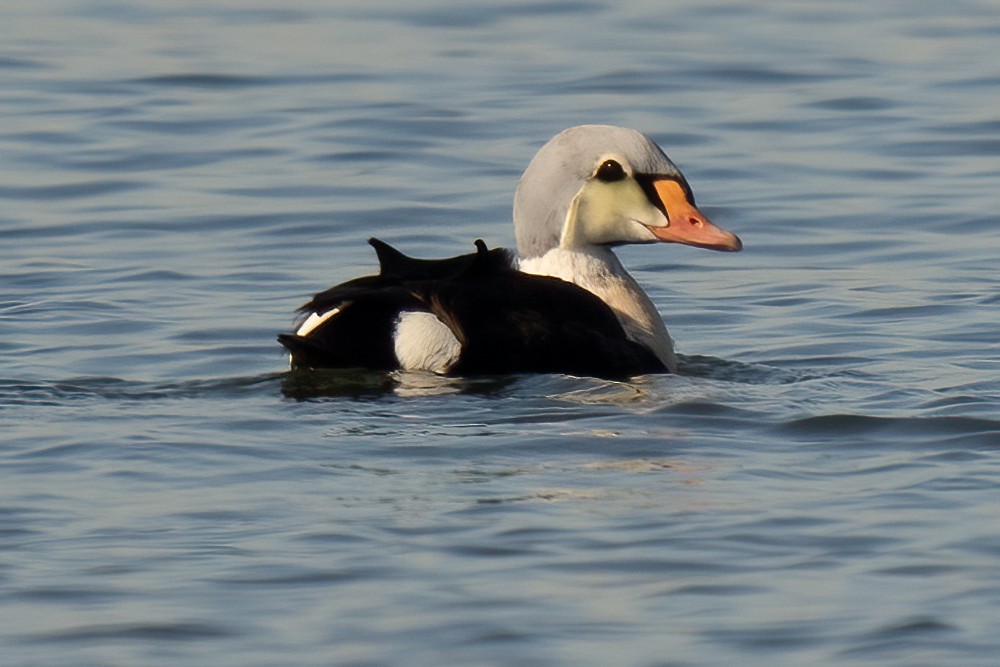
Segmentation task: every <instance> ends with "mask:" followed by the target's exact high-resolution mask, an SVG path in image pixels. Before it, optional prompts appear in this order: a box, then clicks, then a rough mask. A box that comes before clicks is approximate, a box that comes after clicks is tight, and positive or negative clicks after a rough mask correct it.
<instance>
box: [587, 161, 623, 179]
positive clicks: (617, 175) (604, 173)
mask: <svg viewBox="0 0 1000 667" xmlns="http://www.w3.org/2000/svg"><path fill="white" fill-rule="evenodd" d="M594 178H596V179H597V180H599V181H604V182H605V183H610V182H612V181H620V180H622V179H623V178H625V168H624V167H622V166H621V165H620V164H619V163H618V162H616V161H614V160H605V161H604V162H602V163H601V166H600V167H598V168H597V171H595V172H594Z"/></svg>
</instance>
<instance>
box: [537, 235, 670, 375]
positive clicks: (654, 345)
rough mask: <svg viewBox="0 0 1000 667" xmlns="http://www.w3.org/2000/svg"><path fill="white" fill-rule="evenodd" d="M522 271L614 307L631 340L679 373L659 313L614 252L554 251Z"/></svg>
mask: <svg viewBox="0 0 1000 667" xmlns="http://www.w3.org/2000/svg"><path fill="white" fill-rule="evenodd" d="M519 268H520V270H521V271H524V272H525V273H533V274H536V275H540V276H553V277H555V278H560V279H562V280H565V281H567V282H571V283H574V284H576V285H579V286H580V287H582V288H583V289H585V290H587V291H588V292H591V293H593V294H595V295H597V296H598V297H600V299H601V300H602V301H604V303H606V304H608V306H610V307H611V309H612V310H613V311H614V313H615V315H616V316H617V317H618V321H619V322H620V323H621V325H622V328H623V329H625V334H626V335H627V336H628V337H629V338H630V339H631V340H633V341H635V342H636V343H639V344H640V345H642V346H644V347H646V348H647V349H649V350H651V351H652V352H653V354H655V355H656V356H657V358H659V360H660V361H662V362H663V364H664V365H665V366H666V367H667V368H668V369H669V370H670V372H675V371H676V369H677V358H676V356H675V354H674V346H673V343H671V341H670V334H669V333H667V327H666V325H664V324H663V319H662V318H661V317H660V313H659V312H658V311H657V310H656V306H654V305H653V302H652V301H651V300H650V299H649V297H648V296H647V295H646V293H645V292H644V291H643V290H642V288H641V287H640V286H639V283H637V282H636V281H635V278H633V277H632V276H631V275H629V273H628V271H626V270H625V267H624V266H622V264H621V262H619V261H618V258H617V257H615V254H614V253H613V252H611V250H609V249H607V248H604V247H601V246H590V247H588V248H586V249H585V250H567V249H564V248H554V249H552V250H550V251H548V252H547V253H545V254H544V255H542V256H541V257H535V258H531V259H523V260H521V264H520V267H519Z"/></svg>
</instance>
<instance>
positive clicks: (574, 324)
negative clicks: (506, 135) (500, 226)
mask: <svg viewBox="0 0 1000 667" xmlns="http://www.w3.org/2000/svg"><path fill="white" fill-rule="evenodd" d="M513 223H514V236H515V240H516V251H513V250H509V249H506V248H493V249H490V248H488V247H487V246H486V244H485V243H484V242H483V241H482V240H476V241H475V244H474V247H475V250H474V252H470V253H467V254H463V255H458V256H455V257H449V258H445V259H418V258H414V257H410V256H408V255H405V254H403V253H402V252H400V251H399V250H397V249H395V248H393V247H392V246H391V245H389V244H387V243H385V242H384V241H381V240H379V239H374V238H373V239H370V240H369V244H370V245H371V246H372V247H373V248H374V251H375V254H376V257H377V259H378V263H379V272H378V273H377V274H375V275H369V276H362V277H360V278H355V279H353V280H349V281H347V282H344V283H341V284H339V285H336V286H334V287H331V288H330V289H327V290H325V291H323V292H320V293H318V294H316V295H315V296H314V297H313V298H312V299H311V300H310V301H308V302H307V303H306V304H304V305H303V306H301V307H300V308H299V310H298V318H297V320H296V323H295V325H294V331H293V332H292V333H283V334H280V335H279V336H278V341H279V342H280V343H281V345H282V346H284V348H285V349H286V350H287V351H288V353H289V355H290V365H291V368H292V369H293V370H306V371H309V370H317V369H334V368H365V369H370V370H373V371H424V372H430V373H435V374H438V375H457V376H466V375H490V374H521V373H561V374H565V375H574V376H593V377H600V378H609V379H620V378H629V377H634V376H638V375H646V374H652V373H673V372H676V371H677V355H676V353H675V351H674V346H673V343H672V340H671V337H670V334H669V333H668V331H667V328H666V325H665V324H664V322H663V318H662V317H661V316H660V314H659V311H658V310H657V308H656V306H655V304H654V303H653V301H652V300H651V299H650V298H649V296H648V295H647V294H646V292H645V291H644V290H643V289H642V287H641V286H640V285H639V283H638V282H637V281H636V280H635V278H633V277H632V276H631V274H629V272H628V271H627V270H626V269H625V267H624V265H623V264H622V263H621V261H620V260H619V258H618V257H617V255H615V252H614V250H615V248H616V247H618V246H621V245H625V244H654V243H675V244H683V245H689V246H693V247H697V248H705V249H709V250H719V251H726V252H736V251H739V250H741V249H742V247H743V244H742V241H741V240H740V238H739V237H738V236H736V235H735V234H733V233H732V232H729V231H726V230H724V229H722V228H721V227H719V226H717V225H716V224H714V223H713V222H712V221H711V220H709V218H708V217H707V216H706V215H704V214H703V213H702V212H701V211H700V210H699V209H698V207H697V206H696V204H695V199H694V194H693V192H692V190H691V187H690V185H689V184H688V181H687V179H686V178H685V177H684V175H683V174H682V173H681V171H680V169H679V168H678V167H677V166H676V165H675V164H674V163H673V162H672V161H671V160H670V158H669V157H667V154H666V153H665V152H664V151H663V149H662V148H660V146H659V145H657V144H656V142H655V141H653V139H651V138H650V137H649V136H648V135H646V134H644V133H642V132H640V131H638V130H634V129H630V128H625V127H618V126H614V125H580V126H576V127H571V128H569V129H566V130H563V131H562V132H560V133H559V134H557V135H556V136H554V137H553V138H552V139H550V140H549V141H548V142H547V143H546V144H545V145H543V146H542V148H541V149H539V151H538V152H537V154H536V155H535V156H534V158H533V159H532V160H531V161H530V163H529V164H528V166H527V168H526V169H525V171H524V173H523V174H522V176H521V178H520V180H519V181H518V184H517V188H516V190H515V194H514V207H513Z"/></svg>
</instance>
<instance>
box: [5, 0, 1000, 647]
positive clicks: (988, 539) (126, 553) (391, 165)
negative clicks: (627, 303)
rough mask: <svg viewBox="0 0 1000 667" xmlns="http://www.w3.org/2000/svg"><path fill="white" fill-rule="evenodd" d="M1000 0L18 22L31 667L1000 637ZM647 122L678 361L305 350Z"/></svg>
mask: <svg viewBox="0 0 1000 667" xmlns="http://www.w3.org/2000/svg"><path fill="white" fill-rule="evenodd" d="M998 62H1000V7H998V5H997V4H996V2H993V1H992V0H980V1H974V0H956V1H953V2H936V1H934V2H932V1H930V0H886V1H884V2H869V1H867V0H865V1H862V0H847V1H843V0H837V1H834V0H827V1H816V2H793V1H791V0H787V1H780V0H779V1H776V2H767V3H760V2H750V1H746V2H740V1H737V2H729V1H727V2H716V1H710V2H701V1H696V0H678V1H676V2H666V3H665V2H653V1H652V0H649V1H642V0H619V1H617V2H605V1H603V0H602V1H595V2H588V1H586V0H584V1H582V2H581V1H577V0H574V1H572V2H564V1H562V0H550V1H546V2H541V3H538V2H504V1H500V2H494V3H485V4H484V3H457V2H445V1H444V0H426V1H423V2H420V3H415V2H410V1H409V0H389V1H380V0H376V1H373V2H339V3H338V2H325V1H320V0H291V1H290V2H236V1H235V0H219V1H216V2H204V3H203V2H153V1H152V0H138V1H136V0H130V1H129V2H124V1H118V0H107V1H105V0H72V1H71V0H38V1H36V2H31V3H28V2H19V3H8V4H6V5H5V6H4V7H3V9H0V351H2V356H0V646H2V649H0V664H2V665H3V666H4V667H6V666H7V665H11V666H18V667H20V666H28V665H31V666H51V665H74V666H123V667H124V666H134V665H170V666H172V667H176V666H192V667H193V666H201V665H217V666H224V667H228V666H233V667H236V666H239V667H244V666H265V665H293V666H299V665H316V666H319V665H338V666H339V665H357V666H362V665H364V666H376V665H379V666H380V665H408V666H409V665H416V666H428V667H430V666H434V667H438V666H441V665H486V666H492V665H516V666H538V667H543V666H544V667H552V666H556V667H563V666H566V667H568V666H577V665H588V666H589V665H616V666H617V665H629V666H632V665H635V666H644V667H645V666H648V667H653V666H668V665H669V666H675V667H681V666H699V667H715V666H718V665H750V666H755V665H760V666H766V667H772V666H774V665H789V666H792V665H794V666H796V667H798V666H801V665H880V666H882V665H891V666H899V667H920V666H927V667H940V666H942V665H948V666H950V667H953V666H956V665H958V666H964V665H983V666H987V665H996V664H997V660H998V658H997V655H998V653H1000V632H998V630H997V627H998V625H997V619H998V618H1000V260H998V258H1000V214H998V209H1000V206H998V205H1000V196H998V192H1000V69H998V65H997V63H998ZM586 122H604V123H614V124H619V125H626V126H631V127H636V128H639V129H641V130H643V131H645V132H647V133H649V134H651V135H652V136H653V137H654V138H656V139H657V140H658V141H659V142H660V143H661V144H662V145H663V146H664V147H665V148H666V150H667V151H668V153H669V154H670V155H671V157H672V158H673V159H674V160H675V161H676V162H677V163H678V164H679V165H680V166H681V167H682V168H683V169H684V171H685V173H686V175H687V176H688V178H689V180H690V181H691V183H692V185H693V187H694V190H695V192H696V194H697V196H698V201H699V203H700V204H701V205H702V208H703V209H704V210H705V211H706V212H707V213H708V214H709V215H710V216H712V217H713V218H714V219H715V220H716V221H717V222H719V223H720V224H721V225H722V226H724V227H726V228H728V229H732V230H733V231H735V232H737V233H738V234H740V235H741V236H742V238H743V241H744V243H745V246H746V249H745V251H744V252H743V253H741V254H737V255H729V254H721V253H710V252H704V251H700V250H696V249H693V248H688V247H678V246H665V245H664V246H655V247H632V248H626V249H623V250H622V252H621V255H622V257H623V259H624V261H625V263H626V265H627V266H629V267H630V268H631V269H632V270H633V271H634V273H635V275H636V277H637V278H638V279H639V280H640V281H641V282H642V283H643V284H644V285H645V286H646V287H647V289H648V291H649V293H650V294H651V296H652V297H653V299H654V301H655V302H656V304H657V306H658V307H659V309H660V311H661V312H662V313H663V316H664V318H665V320H666V321H667V324H668V326H669V327H670V330H671V332H672V334H673V336H674V338H675V339H676V341H677V347H678V349H679V351H680V352H681V353H682V354H683V355H685V356H684V359H683V368H682V373H680V374H679V375H676V376H662V377H649V378H639V379H636V380H635V381H633V382H629V383H610V382H603V381H597V380H593V379H579V378H571V377H562V376H533V377H502V378H488V379H476V380H443V379H434V378H426V377H420V376H414V377H405V376H404V377H387V376H382V375H378V374H362V375H358V374H339V375H338V374H334V375H330V376H325V377H323V378H322V379H321V381H315V382H313V381H303V380H302V379H301V378H294V377H290V376H288V374H287V373H286V372H285V368H286V360H285V358H284V355H283V354H282V352H281V350H280V348H279V346H278V345H277V343H276V342H275V340H274V336H275V334H276V333H278V332H280V331H285V330H288V328H289V327H290V326H291V319H292V311H293V310H294V309H295V308H296V307H297V306H298V305H299V304H300V303H302V302H303V301H304V300H305V299H306V298H307V297H308V296H309V295H310V294H311V293H313V292H315V291H318V290H320V289H322V288H325V287H326V286H328V285H330V284H333V283H334V282H338V281H342V280H345V279H347V278H351V277H354V276H356V275H359V274H363V273H365V272H371V271H372V270H373V269H374V266H375V261H374V257H373V254H372V252H371V251H370V249H369V248H368V247H367V246H366V245H365V240H366V239H367V238H368V237H369V236H373V235H374V236H379V237H381V238H383V239H385V240H387V241H390V242H392V243H394V244H396V245H398V246H399V247H400V248H402V249H403V250H405V251H407V252H409V253H412V254H416V255H422V256H445V255H450V254H456V253H460V252H467V251H469V250H470V249H471V248H472V241H473V239H475V238H477V237H482V238H484V239H485V240H486V241H487V242H488V243H489V244H490V245H491V246H493V245H510V244H512V243H513V230H512V228H511V225H510V205H511V200H512V196H513V190H514V186H515V184H516V181H517V178H518V176H519V174H520V172H521V170H522V169H523V168H524V166H525V165H526V164H527V162H528V161H529V160H530V159H531V157H532V155H533V154H534V152H535V151H536V150H537V149H538V148H539V147H540V146H541V144H542V143H543V142H544V141H545V140H547V139H548V138H549V137H550V136H552V135H553V134H555V133H556V132H558V131H559V130H561V129H563V128H565V127H568V126H571V125H575V124H579V123H586Z"/></svg>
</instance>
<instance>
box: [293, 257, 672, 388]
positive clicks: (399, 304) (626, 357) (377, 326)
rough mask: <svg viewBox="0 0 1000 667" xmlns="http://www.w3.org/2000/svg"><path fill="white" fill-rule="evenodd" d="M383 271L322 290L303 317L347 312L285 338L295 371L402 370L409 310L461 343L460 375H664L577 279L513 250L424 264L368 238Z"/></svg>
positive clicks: (455, 368) (451, 371) (656, 361)
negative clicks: (556, 274)
mask: <svg viewBox="0 0 1000 667" xmlns="http://www.w3.org/2000/svg"><path fill="white" fill-rule="evenodd" d="M369 243H370V244H371V245H372V246H373V247H374V248H375V251H376V253H377V255H378V259H379V265H380V268H379V274H378V275H377V276H366V277H363V278H357V279H355V280H351V281H348V282H345V283H342V284H340V285H337V286H335V287H333V288H331V289H328V290H326V291H324V292H321V293H319V294H317V295H316V296H315V297H313V299H312V300H311V301H310V302H309V303H307V304H305V305H304V306H302V308H301V311H302V312H304V313H318V314H323V313H325V312H328V311H329V310H331V309H333V308H340V309H341V312H339V313H337V314H336V315H334V316H333V317H331V318H329V319H328V320H327V321H326V322H323V323H322V324H320V325H319V326H317V327H316V328H314V329H313V330H312V331H310V332H308V334H306V335H305V336H298V335H296V334H281V335H279V336H278V340H279V341H280V342H281V344H282V345H284V346H285V347H286V348H287V349H288V350H289V352H291V355H292V366H293V367H296V368H341V367H364V368H371V369H376V370H390V369H394V368H396V367H397V366H398V361H397V359H396V356H395V352H394V340H393V336H394V335H395V324H396V322H397V320H398V318H399V315H400V313H402V312H404V311H425V312H431V313H433V314H434V315H435V316H436V317H437V318H438V319H440V320H441V321H442V322H443V323H444V324H445V325H446V326H447V327H448V328H449V329H450V330H451V332H452V333H453V334H454V336H455V338H456V339H457V340H458V341H459V343H460V344H461V353H460V355H459V357H458V359H457V361H456V362H455V363H454V364H453V365H452V366H451V367H450V368H448V369H447V371H448V373H449V374H453V375H480V374H501V373H566V374H571V375H591V376H597V377H608V378H620V377H628V376H631V375H638V374H643V373H654V372H665V371H666V370H667V369H666V368H665V367H664V365H663V363H662V362H661V361H660V360H659V359H658V358H657V357H656V356H655V355H654V354H653V353H652V352H651V351H649V350H648V349H646V348H645V347H643V346H642V345H639V344H638V343H636V342H634V341H632V340H630V339H629V338H628V337H627V336H626V334H625V331H624V329H623V328H622V326H621V324H620V322H619V321H618V318H617V317H616V316H615V314H614V312H613V311H612V310H611V308H610V307H609V306H608V305H607V304H605V303H604V302H603V301H602V300H601V299H600V298H598V297H597V296H595V295H594V294H592V293H591V292H588V291H587V290H585V289H583V288H581V287H578V286H577V285H574V284H573V283H570V282H567V281H564V280H560V279H558V278H553V277H549V276H537V275H532V274H526V273H521V272H520V271H518V270H516V269H515V268H513V258H512V255H511V254H510V253H509V252H508V251H506V250H502V249H493V250H488V249H487V248H486V244H485V243H483V242H482V241H476V248H477V252H475V253H471V254H467V255H460V256H458V257H452V258H449V259H441V260H421V259H415V258H412V257H407V256H406V255H404V254H402V253H400V252H399V251H397V250H395V249H394V248H392V247H391V246H389V245H388V244H386V243H383V242H381V241H379V240H377V239H371V240H369Z"/></svg>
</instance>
